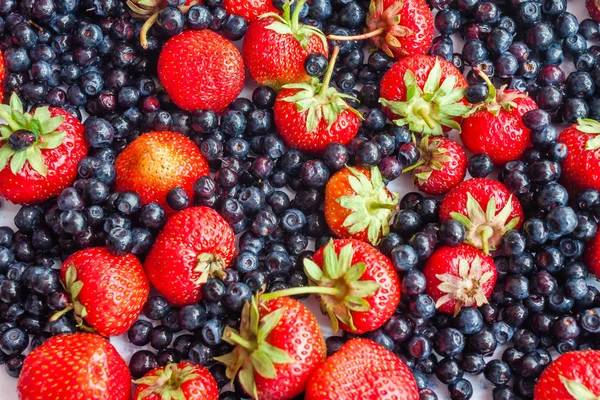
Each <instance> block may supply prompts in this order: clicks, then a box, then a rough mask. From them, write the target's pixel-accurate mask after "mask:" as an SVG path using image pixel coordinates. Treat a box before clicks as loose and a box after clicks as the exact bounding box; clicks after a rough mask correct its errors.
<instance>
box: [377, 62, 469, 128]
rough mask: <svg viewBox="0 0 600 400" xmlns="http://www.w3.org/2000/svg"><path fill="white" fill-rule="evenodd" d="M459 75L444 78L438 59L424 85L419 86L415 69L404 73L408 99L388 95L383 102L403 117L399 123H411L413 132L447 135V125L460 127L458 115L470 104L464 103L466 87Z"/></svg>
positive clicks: (464, 112) (397, 122)
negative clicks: (456, 119)
mask: <svg viewBox="0 0 600 400" xmlns="http://www.w3.org/2000/svg"><path fill="white" fill-rule="evenodd" d="M457 82H458V78H457V77H456V76H453V75H452V76H448V77H446V78H445V79H444V81H443V82H442V67H441V65H440V62H439V60H438V59H436V61H435V65H434V66H433V68H432V69H431V71H430V72H429V75H428V76H427V80H426V81H425V84H424V85H423V88H421V87H420V86H419V84H418V83H417V80H416V78H415V75H414V74H413V72H412V71H411V70H407V71H406V72H405V73H404V85H405V86H406V100H405V101H394V100H387V99H384V98H381V99H379V102H380V103H381V104H382V105H383V106H385V107H387V108H389V109H390V111H392V112H393V113H394V114H397V115H399V116H400V117H402V118H399V119H397V120H394V123H395V124H396V125H398V126H404V125H408V128H409V129H410V130H411V131H413V132H418V133H422V134H423V135H425V136H428V135H443V134H444V131H443V127H448V128H452V129H457V130H460V124H459V123H458V122H456V121H455V120H454V119H455V118H459V117H463V116H464V115H465V114H466V113H467V112H468V111H469V110H470V107H469V106H467V105H465V104H463V103H461V102H460V101H461V100H462V99H463V97H464V88H457V87H455V86H456V83H457Z"/></svg>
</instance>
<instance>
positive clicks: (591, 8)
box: [585, 0, 600, 22]
mask: <svg viewBox="0 0 600 400" xmlns="http://www.w3.org/2000/svg"><path fill="white" fill-rule="evenodd" d="M585 5H586V7H587V10H588V12H589V13H590V17H592V18H593V19H594V21H596V22H599V21H600V2H598V0H586V1H585Z"/></svg>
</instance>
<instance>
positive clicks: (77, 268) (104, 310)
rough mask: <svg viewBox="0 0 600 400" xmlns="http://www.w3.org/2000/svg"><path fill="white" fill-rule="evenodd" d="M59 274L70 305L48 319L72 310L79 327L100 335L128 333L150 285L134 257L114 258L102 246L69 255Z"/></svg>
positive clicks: (138, 313) (130, 255)
mask: <svg viewBox="0 0 600 400" xmlns="http://www.w3.org/2000/svg"><path fill="white" fill-rule="evenodd" d="M60 275H61V280H62V283H63V286H64V288H65V290H66V291H67V293H68V295H69V297H70V300H71V302H70V304H69V305H68V306H67V308H65V309H64V310H62V311H59V312H57V313H56V314H54V315H53V316H52V318H51V319H50V320H51V321H55V320H57V319H58V318H60V317H61V316H62V315H64V314H66V313H67V312H70V311H74V314H75V320H76V321H77V324H78V326H79V327H80V328H82V329H84V330H88V331H96V332H98V333H99V334H101V335H103V336H118V335H121V334H123V333H125V332H127V330H128V329H129V328H130V327H131V325H133V323H134V322H135V321H136V320H137V318H138V317H139V315H140V313H141V312H142V308H143V307H144V303H145V302H146V299H147V298H148V293H149V292H150V282H149V281H148V278H146V274H145V273H144V269H143V268H142V264H141V263H140V262H139V260H138V259H137V257H135V256H134V255H133V254H129V253H128V254H126V255H124V256H115V255H112V254H111V253H110V252H109V251H108V249H106V248H104V247H94V248H88V249H85V250H80V251H78V252H76V253H74V254H72V255H71V256H69V257H68V258H67V259H66V260H65V261H64V262H63V264H62V267H61V269H60ZM90 328H91V329H90Z"/></svg>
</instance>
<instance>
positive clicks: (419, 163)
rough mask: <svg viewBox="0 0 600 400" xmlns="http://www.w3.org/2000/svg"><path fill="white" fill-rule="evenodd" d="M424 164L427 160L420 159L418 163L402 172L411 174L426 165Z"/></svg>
mask: <svg viewBox="0 0 600 400" xmlns="http://www.w3.org/2000/svg"><path fill="white" fill-rule="evenodd" d="M424 164H425V160H424V159H420V160H419V161H418V162H416V163H414V164H413V165H410V166H408V167H406V168H404V169H403V170H402V173H403V174H405V173H407V172H410V171H412V170H413V169H415V168H418V167H420V166H421V165H424Z"/></svg>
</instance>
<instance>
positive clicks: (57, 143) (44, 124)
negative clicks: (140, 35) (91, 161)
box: [0, 94, 88, 204]
mask: <svg viewBox="0 0 600 400" xmlns="http://www.w3.org/2000/svg"><path fill="white" fill-rule="evenodd" d="M0 118H2V119H4V121H6V124H1V125H0V197H4V198H6V199H7V200H9V201H11V202H13V203H16V204H34V203H41V202H43V201H46V200H48V199H50V198H52V197H55V196H58V195H59V194H60V192H62V191H63V189H65V188H67V187H69V186H71V185H72V184H73V182H74V181H75V179H76V178H77V166H78V165H79V161H81V160H82V159H83V158H84V157H85V156H86V154H87V151H88V145H87V143H86V142H85V140H84V135H83V131H84V129H83V125H82V124H81V123H80V122H79V121H78V120H77V119H76V118H75V117H73V116H72V115H71V114H69V113H68V112H66V111H64V110H63V109H61V108H48V107H38V108H36V109H35V111H34V112H32V113H26V112H24V110H23V105H22V104H21V101H20V100H19V98H18V97H17V95H16V94H13V95H12V96H11V98H10V105H5V104H2V105H0Z"/></svg>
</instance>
